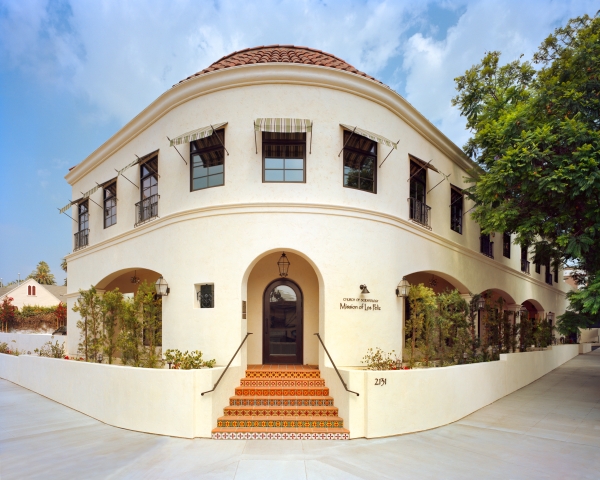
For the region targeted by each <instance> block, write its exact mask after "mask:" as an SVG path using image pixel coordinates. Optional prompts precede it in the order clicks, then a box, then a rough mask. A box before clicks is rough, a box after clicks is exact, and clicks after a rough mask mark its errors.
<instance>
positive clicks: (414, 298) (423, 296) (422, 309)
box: [406, 283, 436, 368]
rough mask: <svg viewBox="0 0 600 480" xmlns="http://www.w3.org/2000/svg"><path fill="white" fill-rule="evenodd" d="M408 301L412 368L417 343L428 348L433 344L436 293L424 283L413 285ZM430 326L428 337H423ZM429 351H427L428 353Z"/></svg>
mask: <svg viewBox="0 0 600 480" xmlns="http://www.w3.org/2000/svg"><path fill="white" fill-rule="evenodd" d="M408 302H409V306H410V309H409V310H410V316H409V317H408V318H407V319H406V329H407V330H408V331H409V332H410V350H409V352H410V356H409V364H410V367H411V368H412V367H413V366H414V364H415V350H416V348H417V343H418V342H419V344H420V345H421V346H424V347H425V349H426V350H428V348H429V345H432V344H433V338H432V336H433V327H432V325H431V323H432V318H433V315H434V312H435V308H436V304H435V293H433V290H432V289H431V288H429V287H426V286H425V285H423V284H422V283H420V284H419V285H411V287H410V290H409V292H408ZM426 323H427V327H428V328H429V329H428V331H427V337H426V339H425V340H424V339H422V336H423V334H424V333H425V332H424V330H425V327H426V325H425V324H426ZM428 354H429V351H426V352H425V355H428Z"/></svg>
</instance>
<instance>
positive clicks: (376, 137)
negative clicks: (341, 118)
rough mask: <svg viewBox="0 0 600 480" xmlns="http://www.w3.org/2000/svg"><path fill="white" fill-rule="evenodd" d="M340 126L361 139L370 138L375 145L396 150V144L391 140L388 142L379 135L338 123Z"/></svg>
mask: <svg viewBox="0 0 600 480" xmlns="http://www.w3.org/2000/svg"><path fill="white" fill-rule="evenodd" d="M340 125H341V126H342V127H344V128H345V129H346V130H349V131H351V132H354V133H357V134H359V135H362V136H363V137H367V138H370V139H371V140H373V141H375V142H377V143H381V144H383V145H387V146H388V147H392V148H395V149H397V148H398V142H392V141H391V140H389V139H387V138H385V137H383V136H381V135H377V134H376V133H373V132H369V131H368V130H363V129H362V128H359V127H352V126H350V125H345V124H343V123H340Z"/></svg>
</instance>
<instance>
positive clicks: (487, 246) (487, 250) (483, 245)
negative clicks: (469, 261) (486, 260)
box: [479, 233, 494, 258]
mask: <svg viewBox="0 0 600 480" xmlns="http://www.w3.org/2000/svg"><path fill="white" fill-rule="evenodd" d="M479 251H480V252H481V253H483V254H484V255H486V256H488V257H490V258H494V242H492V241H491V239H490V234H489V233H482V234H481V236H480V237H479Z"/></svg>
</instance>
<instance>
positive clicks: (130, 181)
mask: <svg viewBox="0 0 600 480" xmlns="http://www.w3.org/2000/svg"><path fill="white" fill-rule="evenodd" d="M115 172H117V173H119V171H118V170H117V169H116V168H115ZM119 175H121V176H122V177H123V178H124V179H125V180H127V181H128V182H129V183H131V184H132V185H133V186H134V187H135V188H137V189H138V190H139V189H140V187H138V186H137V185H136V184H135V183H133V182H132V181H131V180H129V179H128V178H127V177H126V176H125V175H123V174H122V173H119Z"/></svg>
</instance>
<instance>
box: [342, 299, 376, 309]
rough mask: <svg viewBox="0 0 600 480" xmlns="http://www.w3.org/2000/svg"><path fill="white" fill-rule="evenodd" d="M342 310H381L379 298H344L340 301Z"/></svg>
mask: <svg viewBox="0 0 600 480" xmlns="http://www.w3.org/2000/svg"><path fill="white" fill-rule="evenodd" d="M340 310H362V311H363V312H376V311H378V310H381V307H380V306H379V300H375V299H373V298H344V299H342V301H341V302H340Z"/></svg>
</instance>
